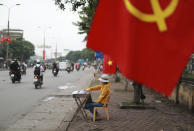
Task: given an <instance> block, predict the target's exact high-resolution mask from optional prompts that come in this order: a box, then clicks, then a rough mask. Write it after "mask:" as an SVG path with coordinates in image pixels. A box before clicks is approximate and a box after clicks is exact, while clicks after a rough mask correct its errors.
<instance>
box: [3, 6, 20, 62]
mask: <svg viewBox="0 0 194 131" xmlns="http://www.w3.org/2000/svg"><path fill="white" fill-rule="evenodd" d="M0 5H1V6H3V5H4V4H2V3H0ZM19 5H20V4H15V5H12V6H10V7H9V6H7V5H4V6H5V7H7V9H8V23H7V37H9V19H10V12H11V8H13V7H15V6H19ZM8 54H9V41H8V42H7V51H6V59H7V60H8V58H9V55H8Z"/></svg>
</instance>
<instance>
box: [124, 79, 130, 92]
mask: <svg viewBox="0 0 194 131" xmlns="http://www.w3.org/2000/svg"><path fill="white" fill-rule="evenodd" d="M128 84H129V82H128V79H127V78H125V91H127V88H128Z"/></svg>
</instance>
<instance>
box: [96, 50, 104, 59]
mask: <svg viewBox="0 0 194 131" xmlns="http://www.w3.org/2000/svg"><path fill="white" fill-rule="evenodd" d="M96 58H97V59H98V58H101V59H102V58H104V54H103V53H102V52H100V51H96Z"/></svg>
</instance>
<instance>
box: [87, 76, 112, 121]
mask: <svg viewBox="0 0 194 131" xmlns="http://www.w3.org/2000/svg"><path fill="white" fill-rule="evenodd" d="M98 80H99V81H100V82H101V84H100V85H97V86H93V87H90V88H87V89H86V91H88V92H90V91H97V90H100V91H101V93H100V96H99V97H98V100H97V101H95V102H91V103H87V104H86V105H85V109H88V110H89V111H90V112H91V113H92V114H93V109H94V107H103V106H104V104H108V101H109V100H108V99H107V98H109V96H110V92H111V91H110V86H111V84H110V82H109V77H108V75H107V74H103V75H101V77H100V78H99V79H98ZM96 118H97V119H99V118H100V114H99V113H98V112H96Z"/></svg>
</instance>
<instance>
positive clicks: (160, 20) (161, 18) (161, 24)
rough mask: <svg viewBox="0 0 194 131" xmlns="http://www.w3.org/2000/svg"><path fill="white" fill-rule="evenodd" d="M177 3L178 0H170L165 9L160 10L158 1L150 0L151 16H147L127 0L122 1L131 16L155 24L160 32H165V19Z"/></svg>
mask: <svg viewBox="0 0 194 131" xmlns="http://www.w3.org/2000/svg"><path fill="white" fill-rule="evenodd" d="M178 2H179V0H171V2H170V3H169V5H168V6H167V7H166V9H164V10H162V9H161V7H160V3H159V0H151V5H152V9H153V14H148V13H144V12H142V11H140V10H138V9H137V8H136V7H135V6H134V5H132V3H131V2H130V1H129V0H124V3H125V6H126V8H127V10H128V11H129V12H130V13H131V14H132V15H134V16H135V17H137V18H138V19H140V20H142V21H144V22H150V23H153V22H156V23H157V26H158V28H159V31H160V32H164V31H167V25H166V22H165V19H166V18H168V17H169V16H170V15H172V14H173V12H174V11H175V9H176V7H177V5H178Z"/></svg>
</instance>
